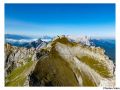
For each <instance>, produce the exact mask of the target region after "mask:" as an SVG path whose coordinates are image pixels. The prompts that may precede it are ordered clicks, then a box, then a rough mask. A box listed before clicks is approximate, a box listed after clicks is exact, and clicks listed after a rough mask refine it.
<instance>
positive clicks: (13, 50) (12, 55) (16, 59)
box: [5, 44, 35, 75]
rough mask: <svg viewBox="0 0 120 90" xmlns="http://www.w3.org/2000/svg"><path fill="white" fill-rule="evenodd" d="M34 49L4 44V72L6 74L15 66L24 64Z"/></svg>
mask: <svg viewBox="0 0 120 90" xmlns="http://www.w3.org/2000/svg"><path fill="white" fill-rule="evenodd" d="M34 51H35V50H34V48H31V49H27V48H22V47H15V46H11V45H10V44H5V71H6V73H5V74H6V75H7V74H8V73H11V71H12V70H14V69H15V68H17V67H20V66H22V65H25V64H26V63H27V62H28V61H29V60H30V59H31V58H32V56H33V54H34Z"/></svg>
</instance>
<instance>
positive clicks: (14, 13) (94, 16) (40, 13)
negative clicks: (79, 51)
mask: <svg viewBox="0 0 120 90" xmlns="http://www.w3.org/2000/svg"><path fill="white" fill-rule="evenodd" d="M5 33H9V34H22V35H31V36H37V37H39V36H40V35H50V36H54V35H62V34H65V35H78V36H79V35H81V34H82V35H88V36H93V37H109V38H114V36H115V4H5Z"/></svg>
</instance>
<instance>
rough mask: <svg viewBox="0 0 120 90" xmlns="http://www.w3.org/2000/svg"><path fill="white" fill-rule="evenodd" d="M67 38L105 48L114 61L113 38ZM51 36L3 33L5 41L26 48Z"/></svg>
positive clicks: (48, 39) (34, 46)
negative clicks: (36, 36) (37, 36)
mask: <svg viewBox="0 0 120 90" xmlns="http://www.w3.org/2000/svg"><path fill="white" fill-rule="evenodd" d="M67 38H68V39H69V40H70V41H72V42H77V43H81V44H83V45H92V46H96V47H101V48H103V49H105V54H106V55H108V56H109V58H110V59H112V60H113V62H115V40H114V39H91V38H90V37H87V36H79V37H78V36H70V35H67ZM52 39H53V37H51V36H47V35H46V36H40V37H39V38H33V37H29V36H22V35H13V34H5V43H10V44H11V45H13V46H18V47H26V48H31V47H33V48H38V47H40V46H42V45H43V46H44V45H46V44H47V43H48V42H49V41H51V40H52Z"/></svg>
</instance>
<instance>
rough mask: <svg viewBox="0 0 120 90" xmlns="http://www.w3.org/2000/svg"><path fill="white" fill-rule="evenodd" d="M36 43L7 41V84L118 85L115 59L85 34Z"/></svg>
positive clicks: (58, 37)
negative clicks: (82, 38) (81, 37)
mask: <svg viewBox="0 0 120 90" xmlns="http://www.w3.org/2000/svg"><path fill="white" fill-rule="evenodd" d="M83 43H87V44H83ZM34 44H35V42H34ZM37 44H38V43H37ZM37 46H38V47H30V48H27V47H17V46H13V45H11V44H8V43H6V44H5V86H82V87H84V86H91V87H96V86H97V87H98V86H106V87H107V86H108V87H113V86H114V85H115V65H114V63H113V61H112V60H110V58H109V57H108V56H107V55H106V54H105V50H104V49H103V48H101V47H96V46H91V45H89V43H88V41H87V39H86V38H85V42H83V41H82V42H75V41H72V40H70V37H69V38H68V37H67V36H64V35H63V36H57V37H55V38H53V39H52V40H51V41H50V42H47V43H45V42H44V43H43V42H42V41H41V43H39V45H37Z"/></svg>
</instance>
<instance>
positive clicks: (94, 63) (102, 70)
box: [79, 56, 110, 78]
mask: <svg viewBox="0 0 120 90" xmlns="http://www.w3.org/2000/svg"><path fill="white" fill-rule="evenodd" d="M79 59H80V61H82V62H84V63H85V64H87V65H88V66H90V67H91V68H92V69H94V70H95V71H96V72H97V73H99V74H100V75H101V76H102V77H105V78H109V77H110V76H109V73H110V72H109V70H108V69H107V67H106V66H104V64H103V63H100V62H99V61H98V60H95V59H93V58H91V57H89V56H83V57H80V58H79Z"/></svg>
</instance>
